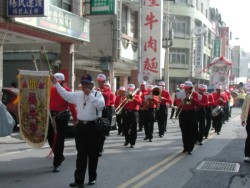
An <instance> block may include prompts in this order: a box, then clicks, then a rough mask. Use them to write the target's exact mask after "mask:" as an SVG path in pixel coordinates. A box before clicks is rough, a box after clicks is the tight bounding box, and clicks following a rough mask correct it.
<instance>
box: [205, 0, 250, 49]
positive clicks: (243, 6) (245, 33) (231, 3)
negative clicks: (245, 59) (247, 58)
mask: <svg viewBox="0 0 250 188" xmlns="http://www.w3.org/2000/svg"><path fill="white" fill-rule="evenodd" d="M249 6H250V1H249V0H237V1H235V0H210V7H214V8H217V9H218V12H219V13H220V14H221V18H222V21H224V22H225V23H226V25H227V26H228V27H229V30H230V31H231V32H232V41H231V44H232V45H233V46H234V45H240V46H241V48H243V49H244V50H245V51H246V52H250V9H249ZM236 38H238V39H236Z"/></svg>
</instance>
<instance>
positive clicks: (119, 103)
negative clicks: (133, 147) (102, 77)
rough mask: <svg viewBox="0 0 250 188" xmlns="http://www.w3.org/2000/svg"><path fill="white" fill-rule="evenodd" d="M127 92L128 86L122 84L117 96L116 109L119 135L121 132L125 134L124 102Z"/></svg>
mask: <svg viewBox="0 0 250 188" xmlns="http://www.w3.org/2000/svg"><path fill="white" fill-rule="evenodd" d="M125 93H126V88H125V87H124V86H121V87H120V88H119V90H118V94H117V96H116V98H115V111H116V123H117V126H118V135H120V134H122V135H124V131H123V121H124V120H123V116H124V108H122V105H123V104H124V102H125V99H126V95H125ZM118 107H119V108H118ZM120 109H121V110H120Z"/></svg>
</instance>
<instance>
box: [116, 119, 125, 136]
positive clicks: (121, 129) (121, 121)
mask: <svg viewBox="0 0 250 188" xmlns="http://www.w3.org/2000/svg"><path fill="white" fill-rule="evenodd" d="M116 123H117V126H118V134H121V133H123V132H124V131H123V114H119V115H116Z"/></svg>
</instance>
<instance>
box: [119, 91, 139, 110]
mask: <svg viewBox="0 0 250 188" xmlns="http://www.w3.org/2000/svg"><path fill="white" fill-rule="evenodd" d="M138 90H139V88H137V89H136V90H135V91H134V92H133V93H131V92H129V93H128V94H127V95H126V98H125V99H124V100H123V101H122V102H121V103H120V104H119V106H117V107H116V109H115V113H116V114H117V115H120V114H121V113H122V110H123V108H124V107H125V106H126V104H127V103H128V102H130V101H133V99H134V95H135V94H136V93H137V91H138Z"/></svg>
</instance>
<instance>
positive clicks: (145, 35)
mask: <svg viewBox="0 0 250 188" xmlns="http://www.w3.org/2000/svg"><path fill="white" fill-rule="evenodd" d="M162 19H163V2H162V0H144V1H142V21H141V36H142V39H141V40H142V43H141V45H142V66H141V67H142V70H141V71H142V72H141V74H142V77H153V78H154V79H161V75H162V71H161V68H162V65H161V59H162V58H161V52H162Z"/></svg>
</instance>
